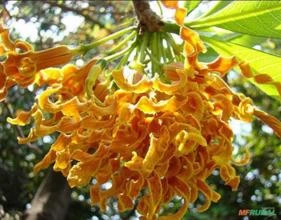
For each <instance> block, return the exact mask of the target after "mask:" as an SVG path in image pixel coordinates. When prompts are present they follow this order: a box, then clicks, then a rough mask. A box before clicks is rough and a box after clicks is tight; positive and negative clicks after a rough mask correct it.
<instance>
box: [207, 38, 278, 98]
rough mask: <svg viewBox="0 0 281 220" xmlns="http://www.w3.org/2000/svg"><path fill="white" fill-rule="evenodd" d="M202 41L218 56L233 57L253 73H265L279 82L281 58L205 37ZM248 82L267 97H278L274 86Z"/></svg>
mask: <svg viewBox="0 0 281 220" xmlns="http://www.w3.org/2000/svg"><path fill="white" fill-rule="evenodd" d="M203 39H204V41H205V42H206V43H207V44H208V45H209V46H210V47H212V48H213V49H214V50H215V51H216V52H217V53H218V54H221V55H224V56H235V57H237V58H238V60H240V61H245V62H248V63H249V65H250V66H251V68H252V69H253V70H254V71H255V72H257V73H266V74H268V75H270V76H271V77H272V79H273V80H274V81H278V82H281V69H280V66H281V57H279V56H274V55H271V54H268V53H264V52H261V51H258V50H255V49H251V48H247V47H244V46H241V45H238V44H234V43H227V42H220V41H217V40H214V39H210V38H206V37H203ZM249 80H250V82H252V83H254V84H255V85H256V86H257V87H258V88H260V89H261V90H262V91H264V92H265V93H267V94H268V95H272V96H279V93H278V91H277V90H276V88H275V87H274V86H272V85H262V84H257V83H255V82H254V81H253V80H251V79H249Z"/></svg>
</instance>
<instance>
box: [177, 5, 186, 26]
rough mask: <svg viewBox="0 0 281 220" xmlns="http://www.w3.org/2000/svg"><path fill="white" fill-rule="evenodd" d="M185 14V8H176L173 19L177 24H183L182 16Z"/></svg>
mask: <svg viewBox="0 0 281 220" xmlns="http://www.w3.org/2000/svg"><path fill="white" fill-rule="evenodd" d="M186 15H187V10H186V8H177V9H176V13H175V20H176V23H177V24H178V25H183V24H184V18H185V16H186Z"/></svg>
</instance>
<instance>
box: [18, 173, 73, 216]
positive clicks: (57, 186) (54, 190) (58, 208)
mask: <svg viewBox="0 0 281 220" xmlns="http://www.w3.org/2000/svg"><path fill="white" fill-rule="evenodd" d="M70 192H71V190H70V187H69V186H68V183H67V181H66V178H65V177H64V176H63V175H62V174H61V173H59V172H54V171H53V170H50V171H49V173H48V174H47V176H46V177H45V179H44V180H43V182H42V183H41V185H40V187H39V188H38V190H37V192H36V194H35V196H34V198H33V200H32V202H31V208H30V209H27V210H26V212H25V214H24V216H23V218H22V219H23V220H61V219H65V216H66V213H67V209H68V207H69V205H70V202H71V197H70Z"/></svg>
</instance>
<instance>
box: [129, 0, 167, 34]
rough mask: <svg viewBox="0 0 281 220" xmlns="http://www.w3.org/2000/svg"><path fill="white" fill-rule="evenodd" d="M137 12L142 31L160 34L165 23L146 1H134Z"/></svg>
mask: <svg viewBox="0 0 281 220" xmlns="http://www.w3.org/2000/svg"><path fill="white" fill-rule="evenodd" d="M133 3H134V8H135V12H136V14H137V17H138V21H139V26H140V31H141V32H144V31H149V32H159V31H161V28H162V26H163V25H164V23H163V22H162V20H161V18H160V17H159V16H158V15H157V14H156V13H155V12H154V11H152V10H151V9H150V5H149V2H148V1H146V0H133Z"/></svg>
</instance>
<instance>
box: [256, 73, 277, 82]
mask: <svg viewBox="0 0 281 220" xmlns="http://www.w3.org/2000/svg"><path fill="white" fill-rule="evenodd" d="M254 79H255V81H256V82H257V83H260V84H264V83H270V82H273V79H272V78H271V76H269V75H267V74H258V75H255V76H254Z"/></svg>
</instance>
